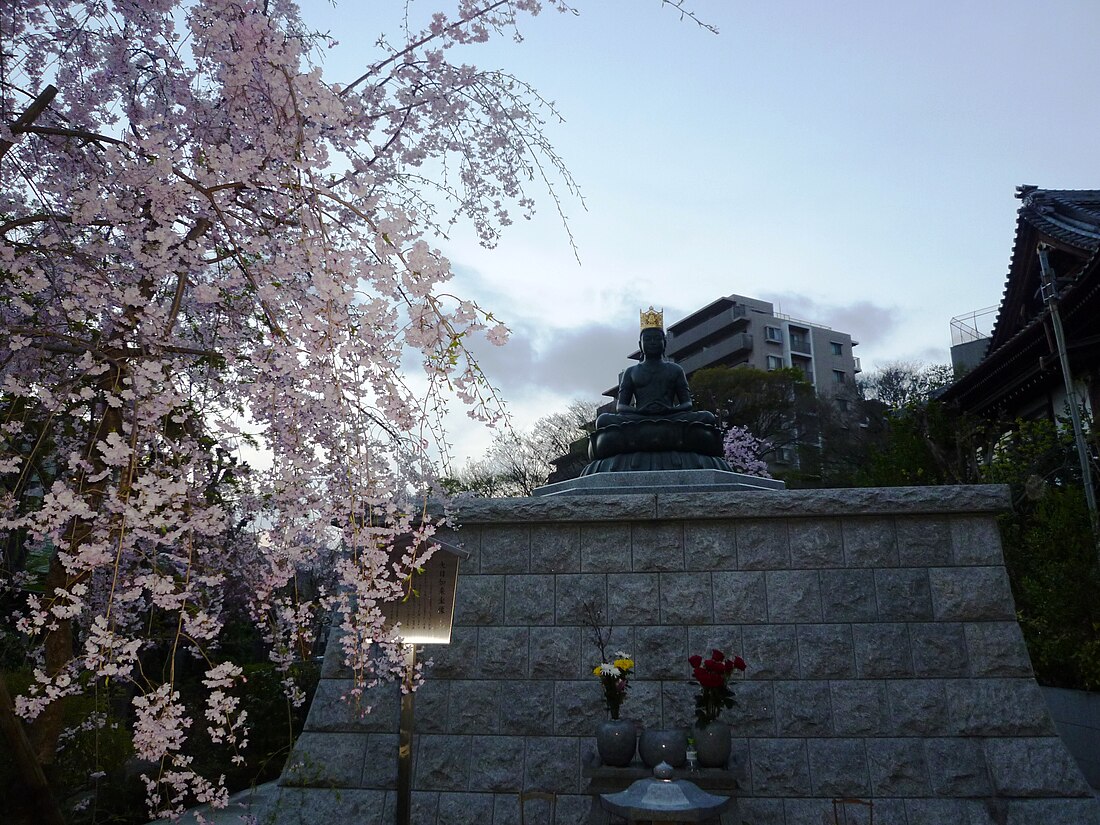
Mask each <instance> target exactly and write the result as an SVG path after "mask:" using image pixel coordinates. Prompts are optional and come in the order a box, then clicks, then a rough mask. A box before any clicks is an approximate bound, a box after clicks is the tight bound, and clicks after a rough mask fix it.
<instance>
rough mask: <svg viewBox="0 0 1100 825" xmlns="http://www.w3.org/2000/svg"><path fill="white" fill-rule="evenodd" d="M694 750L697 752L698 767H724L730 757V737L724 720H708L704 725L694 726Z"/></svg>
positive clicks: (728, 728)
mask: <svg viewBox="0 0 1100 825" xmlns="http://www.w3.org/2000/svg"><path fill="white" fill-rule="evenodd" d="M694 734H695V750H696V751H697V752H698V754H699V767H701V768H724V767H726V765H727V763H728V762H729V759H730V750H731V747H732V737H731V735H730V726H729V725H727V724H726V723H725V722H717V721H715V722H708V723H707V725H706V727H702V728H700V727H698V726H697V727H696V728H695V731H694Z"/></svg>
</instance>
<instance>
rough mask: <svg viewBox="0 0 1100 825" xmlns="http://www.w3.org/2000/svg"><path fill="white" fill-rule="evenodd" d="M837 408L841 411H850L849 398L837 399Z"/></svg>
mask: <svg viewBox="0 0 1100 825" xmlns="http://www.w3.org/2000/svg"><path fill="white" fill-rule="evenodd" d="M836 408H837V409H838V410H840V411H841V412H848V409H849V407H848V399H847V398H838V399H837V400H836Z"/></svg>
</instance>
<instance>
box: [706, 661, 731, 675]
mask: <svg viewBox="0 0 1100 825" xmlns="http://www.w3.org/2000/svg"><path fill="white" fill-rule="evenodd" d="M703 669H704V670H709V671H710V672H711V673H725V672H726V670H725V668H724V667H723V666H722V664H721V662H719V661H718V660H717V659H707V660H706V661H705V662H704V663H703Z"/></svg>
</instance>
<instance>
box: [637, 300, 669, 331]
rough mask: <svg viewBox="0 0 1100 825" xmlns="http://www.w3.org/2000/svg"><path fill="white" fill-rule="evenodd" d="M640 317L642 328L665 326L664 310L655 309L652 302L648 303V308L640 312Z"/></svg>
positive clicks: (661, 327) (661, 328) (660, 327)
mask: <svg viewBox="0 0 1100 825" xmlns="http://www.w3.org/2000/svg"><path fill="white" fill-rule="evenodd" d="M640 314H641V317H642V329H660V330H663V329H664V328H665V311H664V310H663V309H662V310H656V309H654V308H653V304H650V305H649V309H648V310H642V312H641V313H640Z"/></svg>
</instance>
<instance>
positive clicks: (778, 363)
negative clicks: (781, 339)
mask: <svg viewBox="0 0 1100 825" xmlns="http://www.w3.org/2000/svg"><path fill="white" fill-rule="evenodd" d="M782 368H783V359H782V358H780V357H779V356H778V355H769V356H768V372H771V371H772V370H778V369H782Z"/></svg>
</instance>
